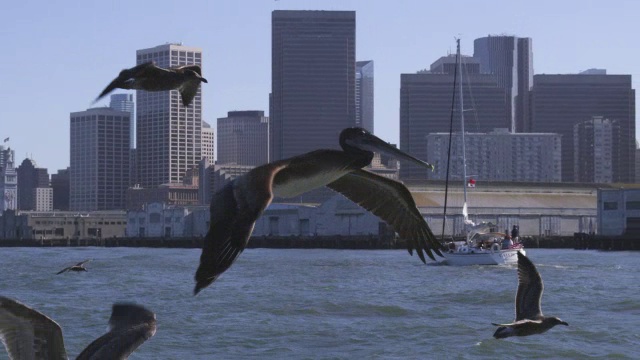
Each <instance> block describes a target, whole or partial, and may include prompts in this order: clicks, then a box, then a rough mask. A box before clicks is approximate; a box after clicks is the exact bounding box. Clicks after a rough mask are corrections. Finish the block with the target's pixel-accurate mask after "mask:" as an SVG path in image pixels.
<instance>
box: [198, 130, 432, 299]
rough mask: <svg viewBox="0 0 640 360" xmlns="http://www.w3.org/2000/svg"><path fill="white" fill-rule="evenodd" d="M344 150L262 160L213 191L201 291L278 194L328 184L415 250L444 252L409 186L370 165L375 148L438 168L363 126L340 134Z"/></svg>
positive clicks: (236, 251) (421, 254) (231, 258)
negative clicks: (389, 226) (386, 226)
mask: <svg viewBox="0 0 640 360" xmlns="http://www.w3.org/2000/svg"><path fill="white" fill-rule="evenodd" d="M340 146H341V147H342V149H343V150H342V151H340V150H329V149H323V150H316V151H311V152H309V153H306V154H303V155H299V156H295V157H292V158H289V159H284V160H279V161H274V162H272V163H269V164H266V165H262V166H258V167H256V168H254V169H253V170H251V171H250V172H248V173H247V174H245V175H243V176H240V177H238V178H236V179H235V180H233V181H232V182H231V183H229V184H227V185H226V186H225V187H224V188H222V189H221V190H220V191H218V192H217V193H215V194H214V195H213V198H212V200H211V221H210V226H209V231H208V233H207V235H206V238H205V241H204V246H203V248H202V255H201V256H200V266H199V267H198V270H197V272H196V276H195V279H196V286H195V289H194V293H195V294H197V293H198V292H199V291H200V290H202V289H203V288H205V287H207V286H209V284H211V283H212V282H213V281H215V280H216V279H217V278H218V276H220V274H222V273H223V272H225V271H226V270H227V269H228V268H229V267H230V266H231V265H232V264H233V262H234V261H235V260H236V258H237V257H238V256H239V255H240V253H241V252H242V251H243V250H244V249H245V247H246V245H247V243H248V241H249V237H250V236H251V232H252V231H253V227H254V225H255V222H256V220H257V219H258V217H260V215H262V212H263V211H264V209H265V208H266V207H267V206H268V205H269V204H270V203H271V200H272V199H273V198H274V197H284V198H288V197H294V196H297V195H299V194H302V193H305V192H307V191H310V190H313V189H316V188H319V187H322V186H327V187H329V188H330V189H332V190H334V191H337V192H339V193H341V194H342V195H344V196H346V197H347V198H349V199H350V200H351V201H353V202H355V203H357V204H359V205H360V206H362V207H363V208H365V209H366V210H369V211H371V212H372V213H373V214H375V215H377V216H378V217H380V218H381V219H382V220H384V221H386V222H387V223H388V224H390V225H392V226H393V228H394V229H395V230H396V231H397V232H398V233H399V235H400V236H401V237H402V238H404V239H406V240H407V247H408V250H409V253H410V254H412V255H413V250H416V252H417V253H418V256H419V257H420V259H421V260H422V261H423V262H425V257H424V252H426V253H427V255H428V256H429V257H430V258H431V259H434V257H433V254H432V251H434V252H435V253H436V254H438V255H440V256H442V254H441V252H440V249H441V248H442V245H441V244H440V243H439V242H438V241H437V240H436V238H435V236H434V235H433V233H432V232H431V229H430V228H429V225H428V224H427V222H426V221H425V220H424V218H423V217H422V215H421V214H420V211H419V210H418V208H417V207H416V204H415V202H414V200H413V197H412V196H411V193H410V192H409V190H408V189H407V188H406V187H405V186H404V185H403V184H402V183H400V182H398V181H395V180H392V179H389V178H385V177H382V176H379V175H376V174H373V173H371V172H368V171H366V170H362V168H363V167H365V166H367V165H369V164H370V163H371V160H372V159H373V152H374V151H376V152H382V153H385V154H387V155H390V156H393V157H396V158H398V159H401V160H407V161H411V162H413V163H416V164H419V165H421V166H425V167H428V168H430V169H433V166H432V165H431V164H428V163H426V162H424V161H422V160H419V159H416V158H415V157H413V156H411V155H409V154H406V153H404V152H402V151H400V150H399V149H397V148H395V147H393V146H391V145H390V144H388V143H386V142H385V141H383V140H381V139H379V138H378V137H376V136H374V135H373V134H370V133H369V132H367V131H366V130H364V129H361V128H347V129H344V130H343V131H342V132H341V134H340Z"/></svg>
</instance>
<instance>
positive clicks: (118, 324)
mask: <svg viewBox="0 0 640 360" xmlns="http://www.w3.org/2000/svg"><path fill="white" fill-rule="evenodd" d="M109 326H110V330H109V332H107V333H106V334H104V335H102V336H101V337H99V338H97V339H96V340H94V341H93V342H92V343H91V344H89V346H87V347H86V348H85V349H84V350H83V351H82V353H80V355H78V358H77V360H85V359H86V360H90V359H126V358H127V357H128V356H129V355H130V354H131V353H132V352H134V351H135V350H136V349H137V348H138V347H139V346H140V345H142V344H143V343H144V342H145V341H147V340H148V339H150V338H151V337H152V336H153V335H155V333H156V316H155V314H154V313H153V312H151V311H149V310H147V309H145V308H144V307H142V306H140V305H136V304H124V303H119V304H114V305H113V308H112V311H111V318H110V319H109Z"/></svg>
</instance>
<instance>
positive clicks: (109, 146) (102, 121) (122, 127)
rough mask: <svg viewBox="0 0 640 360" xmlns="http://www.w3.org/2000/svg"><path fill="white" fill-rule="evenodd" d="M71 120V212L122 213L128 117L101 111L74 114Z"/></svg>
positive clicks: (126, 185)
mask: <svg viewBox="0 0 640 360" xmlns="http://www.w3.org/2000/svg"><path fill="white" fill-rule="evenodd" d="M70 118H71V127H70V128H71V136H70V142H71V149H70V155H71V159H70V163H69V190H70V196H69V207H70V209H71V210H72V211H96V210H120V209H124V208H125V204H126V203H125V193H126V190H127V188H128V186H129V152H130V147H129V121H130V120H129V113H128V112H123V111H116V110H113V109H111V108H108V107H103V108H93V109H88V110H87V111H80V112H73V113H71V115H70Z"/></svg>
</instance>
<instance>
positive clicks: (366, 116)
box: [356, 60, 373, 134]
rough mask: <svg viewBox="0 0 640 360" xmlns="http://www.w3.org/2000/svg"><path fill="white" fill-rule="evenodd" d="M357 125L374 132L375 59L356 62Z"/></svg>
mask: <svg viewBox="0 0 640 360" xmlns="http://www.w3.org/2000/svg"><path fill="white" fill-rule="evenodd" d="M356 126H360V127H362V128H365V129H367V130H368V131H369V132H370V133H372V134H373V60H367V61H358V62H356Z"/></svg>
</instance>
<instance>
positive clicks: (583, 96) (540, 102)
mask: <svg viewBox="0 0 640 360" xmlns="http://www.w3.org/2000/svg"><path fill="white" fill-rule="evenodd" d="M531 94H532V95H531V108H532V115H533V129H532V130H533V131H534V132H553V133H558V134H561V135H562V181H563V182H574V181H579V180H581V179H580V176H576V174H575V173H574V168H575V167H576V166H578V167H580V164H578V165H576V163H575V159H576V156H577V154H575V153H574V151H575V147H576V145H577V144H575V143H574V127H575V126H576V125H577V124H580V123H583V122H585V121H588V120H591V119H593V117H594V116H595V117H602V118H605V119H609V120H610V121H612V122H613V121H615V123H616V126H618V127H619V130H616V132H619V133H620V134H622V136H620V137H619V138H618V139H616V140H615V141H616V143H617V144H616V149H619V150H617V151H616V152H617V155H615V157H616V158H617V160H613V161H612V162H611V163H612V165H613V169H612V175H611V181H612V182H624V183H629V182H633V181H634V180H635V134H636V123H635V119H636V105H635V90H634V89H632V88H631V75H586V74H583V75H575V74H572V75H536V76H534V78H533V90H532V92H531ZM591 146H594V145H593V144H591ZM582 151H584V150H582ZM578 159H579V157H578Z"/></svg>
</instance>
